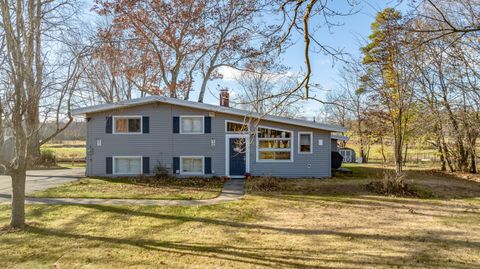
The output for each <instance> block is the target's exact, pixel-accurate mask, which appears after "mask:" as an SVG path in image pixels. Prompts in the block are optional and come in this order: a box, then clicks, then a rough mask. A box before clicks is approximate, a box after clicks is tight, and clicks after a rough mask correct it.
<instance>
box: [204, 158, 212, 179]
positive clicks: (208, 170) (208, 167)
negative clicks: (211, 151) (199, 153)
mask: <svg viewBox="0 0 480 269" xmlns="http://www.w3.org/2000/svg"><path fill="white" fill-rule="evenodd" d="M211 173H212V158H210V157H205V174H207V175H209V174H211Z"/></svg>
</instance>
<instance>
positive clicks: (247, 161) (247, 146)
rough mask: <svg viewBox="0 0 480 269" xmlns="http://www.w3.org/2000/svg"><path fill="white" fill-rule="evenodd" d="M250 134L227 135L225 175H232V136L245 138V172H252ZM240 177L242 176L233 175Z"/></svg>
mask: <svg viewBox="0 0 480 269" xmlns="http://www.w3.org/2000/svg"><path fill="white" fill-rule="evenodd" d="M249 137H250V136H249V135H248V134H226V135H225V175H226V176H228V177H230V138H245V172H246V173H249V172H250V140H249ZM233 177H240V176H233ZM241 177H243V176H241Z"/></svg>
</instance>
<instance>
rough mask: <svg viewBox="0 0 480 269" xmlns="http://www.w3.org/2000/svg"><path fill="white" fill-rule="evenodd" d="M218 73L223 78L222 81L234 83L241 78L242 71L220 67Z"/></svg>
mask: <svg viewBox="0 0 480 269" xmlns="http://www.w3.org/2000/svg"><path fill="white" fill-rule="evenodd" d="M218 72H219V73H220V74H221V75H222V76H223V80H226V81H236V80H237V79H239V78H240V77H241V76H242V71H240V70H237V69H235V68H232V67H230V66H221V67H220V68H219V69H218Z"/></svg>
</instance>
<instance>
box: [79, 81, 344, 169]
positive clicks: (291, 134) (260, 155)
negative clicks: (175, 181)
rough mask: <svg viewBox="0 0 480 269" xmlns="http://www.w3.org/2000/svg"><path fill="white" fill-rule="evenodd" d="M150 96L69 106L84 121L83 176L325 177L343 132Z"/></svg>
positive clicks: (224, 96)
mask: <svg viewBox="0 0 480 269" xmlns="http://www.w3.org/2000/svg"><path fill="white" fill-rule="evenodd" d="M228 97H229V94H228V92H226V91H222V92H221V98H220V103H221V104H220V106H216V105H210V104H204V103H197V102H191V101H185V100H179V99H174V98H168V97H163V96H150V97H145V98H139V99H133V100H128V101H123V102H118V103H112V104H102V105H96V106H91V107H85V108H80V109H76V110H74V111H73V114H74V115H83V116H84V117H85V118H86V121H87V142H86V147H87V158H86V162H87V168H86V174H87V176H128V175H139V174H152V173H153V171H154V168H155V167H156V166H157V165H159V166H161V167H163V168H165V169H167V170H168V172H169V173H170V174H173V175H176V176H213V175H215V176H229V177H242V176H244V174H245V173H250V174H252V175H254V176H256V175H270V176H279V177H290V178H294V177H313V178H321V177H329V176H331V151H332V140H331V135H332V133H334V132H344V131H345V128H343V127H340V126H333V125H328V124H321V123H316V122H311V121H305V120H298V119H291V118H285V117H276V116H270V115H266V116H265V115H261V114H258V113H252V112H249V111H246V110H240V109H235V108H231V107H229V99H228Z"/></svg>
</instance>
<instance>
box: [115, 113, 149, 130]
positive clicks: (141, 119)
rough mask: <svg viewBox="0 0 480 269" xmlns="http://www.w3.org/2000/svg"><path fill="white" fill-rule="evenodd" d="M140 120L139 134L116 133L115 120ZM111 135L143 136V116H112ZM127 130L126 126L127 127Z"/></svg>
mask: <svg viewBox="0 0 480 269" xmlns="http://www.w3.org/2000/svg"><path fill="white" fill-rule="evenodd" d="M136 118H139V119H140V132H128V131H127V132H117V131H116V119H136ZM112 120H113V123H112V128H113V129H112V133H113V134H127V135H132V134H133V135H135V134H143V116H141V115H122V116H112ZM127 129H128V126H127Z"/></svg>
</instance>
